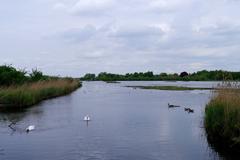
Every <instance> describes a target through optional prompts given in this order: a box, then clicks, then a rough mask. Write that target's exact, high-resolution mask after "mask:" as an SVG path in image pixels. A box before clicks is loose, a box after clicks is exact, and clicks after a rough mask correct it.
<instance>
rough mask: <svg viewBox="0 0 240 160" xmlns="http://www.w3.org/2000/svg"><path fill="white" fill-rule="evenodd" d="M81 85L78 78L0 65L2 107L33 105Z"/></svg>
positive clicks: (0, 104)
mask: <svg viewBox="0 0 240 160" xmlns="http://www.w3.org/2000/svg"><path fill="white" fill-rule="evenodd" d="M80 86H81V83H80V81H79V80H78V79H73V78H60V77H50V76H45V75H43V74H42V72H40V71H38V70H36V69H35V70H32V73H30V74H28V75H27V72H25V71H22V70H17V69H15V68H13V67H12V66H6V65H5V66H0V107H27V106H31V105H34V104H36V103H39V102H41V101H42V100H45V99H49V98H53V97H57V96H62V95H65V94H68V93H70V92H72V91H74V90H75V89H77V88H79V87H80Z"/></svg>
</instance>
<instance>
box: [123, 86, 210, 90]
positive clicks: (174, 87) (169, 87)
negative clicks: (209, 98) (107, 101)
mask: <svg viewBox="0 0 240 160" xmlns="http://www.w3.org/2000/svg"><path fill="white" fill-rule="evenodd" d="M126 87H131V88H135V89H136V88H139V89H154V90H170V91H171V90H172V91H185V90H212V89H213V88H200V87H184V86H126Z"/></svg>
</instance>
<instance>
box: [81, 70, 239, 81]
mask: <svg viewBox="0 0 240 160" xmlns="http://www.w3.org/2000/svg"><path fill="white" fill-rule="evenodd" d="M80 79H81V80H87V81H97V80H100V81H165V80H168V81H222V80H240V72H229V71H223V70H215V71H207V70H202V71H198V72H194V73H187V72H185V71H184V72H181V73H179V74H178V73H173V74H168V73H160V74H153V72H151V71H148V72H135V73H127V74H125V75H122V74H112V73H106V72H101V73H99V74H98V75H95V74H92V73H87V74H85V76H83V77H81V78H80Z"/></svg>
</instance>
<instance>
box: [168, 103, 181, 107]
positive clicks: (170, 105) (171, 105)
mask: <svg viewBox="0 0 240 160" xmlns="http://www.w3.org/2000/svg"><path fill="white" fill-rule="evenodd" d="M175 107H180V106H177V105H173V104H169V103H168V108H175Z"/></svg>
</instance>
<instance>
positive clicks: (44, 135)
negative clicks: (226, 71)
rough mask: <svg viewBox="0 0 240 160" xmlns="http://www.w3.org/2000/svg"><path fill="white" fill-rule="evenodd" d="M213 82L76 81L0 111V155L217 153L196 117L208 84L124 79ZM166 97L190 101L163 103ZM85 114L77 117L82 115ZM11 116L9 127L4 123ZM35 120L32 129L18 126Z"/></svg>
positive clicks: (61, 158) (49, 159)
mask: <svg viewBox="0 0 240 160" xmlns="http://www.w3.org/2000/svg"><path fill="white" fill-rule="evenodd" d="M216 84H217V82H152V81H150V82H121V83H114V84H111V83H105V82H83V87H82V88H80V89H78V90H77V91H75V92H73V93H72V94H70V95H68V96H63V97H59V98H55V99H51V100H46V101H44V102H42V103H40V104H38V105H36V106H33V107H31V108H28V109H26V110H24V111H22V112H11V113H0V137H1V138H0V140H1V143H0V159H1V160H26V159H34V160H43V159H44V160H54V159H56V160H66V159H67V160H97V159H100V160H101V159H103V160H105V159H106V160H108V159H109V160H110V159H111V160H127V159H129V160H131V159H132V160H134V159H135V160H146V159H148V160H158V159H163V160H173V159H184V160H187V159H189V160H192V159H195V160H196V159H199V160H203V159H221V158H222V157H220V156H219V155H218V154H217V153H216V152H215V151H214V150H213V149H211V147H210V146H209V144H208V142H207V140H206V136H205V132H204V128H203V116H204V108H205V105H206V103H207V102H208V101H209V99H210V97H211V91H209V90H201V91H196V90H194V91H160V90H144V89H133V88H127V87H124V86H127V85H138V86H139V85H184V86H190V87H209V88H211V87H213V86H214V85H216ZM168 103H170V104H176V105H180V106H184V107H191V108H193V109H194V113H187V112H185V111H184V107H179V108H168ZM87 114H88V115H90V116H91V119H92V120H91V121H90V122H89V123H86V122H85V121H83V117H84V116H85V115H87ZM13 121H14V122H16V125H15V126H14V127H15V128H16V130H15V131H14V130H12V129H10V128H9V127H8V125H9V124H10V123H11V122H13ZM29 125H35V127H36V130H34V131H33V132H29V133H26V132H25V131H24V129H25V128H26V127H27V126H29Z"/></svg>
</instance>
